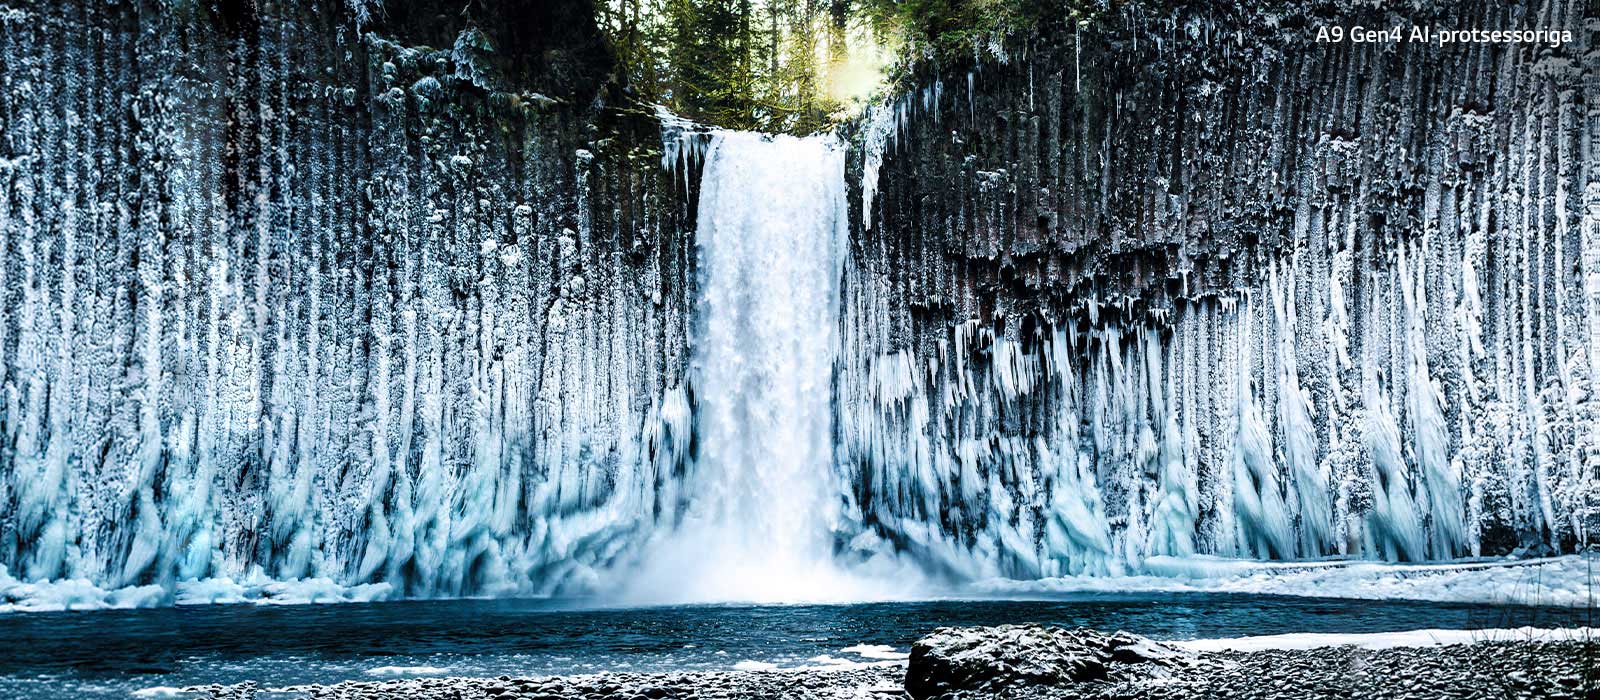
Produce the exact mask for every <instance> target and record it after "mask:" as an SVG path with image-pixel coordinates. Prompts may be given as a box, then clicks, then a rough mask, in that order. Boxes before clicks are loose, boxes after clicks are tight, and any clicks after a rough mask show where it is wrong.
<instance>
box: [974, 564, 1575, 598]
mask: <svg viewBox="0 0 1600 700" xmlns="http://www.w3.org/2000/svg"><path fill="white" fill-rule="evenodd" d="M1596 564H1600V562H1596V561H1592V560H1590V559H1589V558H1586V557H1585V556H1581V555H1569V556H1564V557H1552V558H1547V559H1535V560H1510V559H1507V560H1494V561H1460V562H1451V563H1437V564H1383V563H1375V562H1355V561H1323V562H1259V561H1245V560H1238V559H1222V558H1217V557H1198V556H1197V557H1186V558H1178V557H1151V558H1150V559H1148V560H1146V561H1145V563H1144V566H1143V571H1142V572H1140V573H1138V574H1134V575H1125V576H1063V577H1058V578H1050V579H1040V580H1037V581H1011V580H1001V579H991V580H988V581H983V582H979V583H977V584H975V585H974V589H975V590H978V591H981V592H985V593H992V594H1002V595H1027V594H1037V593H1044V592H1048V593H1069V592H1100V593H1114V592H1115V593H1127V592H1200V593H1251V594H1258V595H1289V596H1305V597H1312V598H1351V599H1358V600H1425V601H1436V602H1458V603H1483V604H1494V605H1499V604H1517V605H1542V606H1555V607H1585V606H1590V605H1594V603H1595V602H1596V600H1597V598H1596V596H1600V586H1597V585H1596V584H1600V568H1596V567H1595V565H1596Z"/></svg>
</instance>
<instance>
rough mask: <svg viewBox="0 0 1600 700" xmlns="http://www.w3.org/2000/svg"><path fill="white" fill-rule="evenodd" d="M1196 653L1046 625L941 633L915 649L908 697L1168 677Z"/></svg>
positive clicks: (1121, 635)
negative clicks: (1172, 668) (1139, 677)
mask: <svg viewBox="0 0 1600 700" xmlns="http://www.w3.org/2000/svg"><path fill="white" fill-rule="evenodd" d="M1191 659H1192V656H1191V655H1190V654H1189V653H1188V652H1184V651H1180V650H1177V649H1173V648H1171V647H1167V646H1163V645H1161V644H1158V643H1156V642H1153V641H1150V640H1148V639H1145V638H1144V637H1139V636H1136V635H1132V634H1128V633H1127V632H1117V633H1114V634H1105V633H1101V632H1096V631H1094V630H1089V629H1076V630H1067V629H1062V628H1060V627H1046V626H1044V625H1038V624H1026V625H1001V626H999V627H941V628H939V629H937V630H935V631H934V632H933V634H931V635H928V636H926V637H923V638H922V639H920V640H917V642H916V643H915V644H913V645H911V663H910V667H909V668H908V669H907V670H906V692H908V693H910V694H911V697H913V698H916V699H917V700H922V699H923V698H931V697H937V696H939V695H943V694H945V693H949V692H951V691H963V690H970V691H980V692H992V691H998V690H1000V689H1002V688H1005V687H1008V686H1012V685H1070V684H1074V683H1088V682H1096V681H1118V680H1124V679H1131V678H1133V677H1135V676H1137V675H1140V674H1159V675H1164V674H1166V672H1167V670H1168V669H1169V668H1171V667H1173V666H1175V665H1180V664H1185V665H1186V664H1188V663H1190V662H1191Z"/></svg>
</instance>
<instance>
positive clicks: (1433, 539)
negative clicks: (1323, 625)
mask: <svg viewBox="0 0 1600 700" xmlns="http://www.w3.org/2000/svg"><path fill="white" fill-rule="evenodd" d="M1596 22H1597V20H1596V16H1595V10H1594V7H1593V6H1592V4H1588V3H1585V2H1581V1H1574V0H1548V1H1546V0H1533V1H1531V2H1515V3H1502V2H1468V3H1408V4H1399V3H1378V4H1368V3H1355V4H1352V3H1272V2H1269V3H1245V4H1242V5H1238V6H1232V7H1224V6H1218V5H1214V4H1211V3H1187V4H1179V5H1175V6H1172V7H1170V8H1167V9H1155V8H1152V7H1150V6H1127V7H1124V8H1122V9H1120V10H1116V11H1110V12H1107V13H1105V14H1102V15H1100V16H1097V17H1095V18H1094V19H1093V20H1092V21H1085V22H1083V23H1082V24H1080V25H1074V26H1055V27H1047V28H1045V29H1044V30H1043V31H1042V32H1041V36H1040V37H1039V38H1037V39H1035V40H1033V41H1031V42H1027V43H1026V44H1024V45H1020V46H1011V47H1008V49H1007V50H1006V51H1003V52H1001V51H991V52H985V53H984V54H983V55H981V56H979V57H978V58H977V59H976V60H975V61H973V62H971V63H968V64H964V65H955V66H948V65H947V66H938V67H925V68H924V69H923V70H921V72H919V73H917V74H916V75H915V76H914V77H913V78H912V79H911V80H910V81H909V83H910V87H908V88H907V89H906V90H905V91H903V93H902V94H901V95H900V96H899V97H897V98H896V99H894V100H891V101H890V102H888V103H886V104H885V105H883V106H881V107H880V108H879V109H878V110H877V113H876V115H875V116H874V117H871V118H869V119H868V120H867V122H866V123H864V124H863V126H862V130H861V133H860V134H859V135H858V140H859V141H860V142H861V143H863V144H864V147H863V148H864V157H863V159H862V165H863V170H864V171H865V172H864V173H862V174H863V175H864V179H863V181H862V182H863V187H862V189H863V190H864V192H865V198H866V199H867V202H866V207H865V212H866V213H865V217H866V218H865V222H864V225H863V226H861V227H858V229H857V232H856V236H855V240H854V245H855V258H854V263H853V265H852V266H851V269H850V270H849V272H848V278H849V283H848V290H847V297H848V299H847V302H846V309H847V310H846V315H845V320H844V323H845V325H846V336H847V341H846V343H845V347H846V349H847V350H846V353H847V357H846V358H845V359H844V361H843V362H844V364H845V366H847V367H850V368H852V369H851V370H850V371H846V372H845V378H844V379H842V380H841V382H842V389H841V391H842V401H841V404H842V406H843V408H842V409H841V411H843V413H844V414H845V419H844V420H843V421H842V425H843V426H844V427H843V428H842V430H843V431H844V433H845V436H844V443H845V448H846V450H847V452H848V458H847V462H848V465H847V468H849V469H850V470H851V472H852V477H851V479H850V481H851V483H854V484H856V493H855V497H856V499H857V502H858V504H859V507H860V508H861V510H862V522H863V523H865V524H867V525H869V526H870V529H872V530H873V531H876V532H878V533H879V534H882V535H885V536H886V537H887V538H888V539H890V540H891V541H893V542H894V543H895V544H896V545H897V546H898V547H902V548H909V549H912V550H916V551H920V552H922V553H923V554H924V555H925V556H927V557H928V558H931V559H935V560H943V561H950V562H952V564H951V566H952V567H954V568H960V567H962V566H966V564H963V563H961V562H963V561H967V560H970V559H971V556H970V555H971V554H977V555H978V558H979V559H980V560H986V561H987V562H988V563H989V566H990V570H991V571H993V570H998V571H1001V572H1005V573H1009V574H1013V575H1022V576H1029V575H1037V574H1038V573H1041V572H1050V571H1060V570H1099V569H1103V568H1109V569H1113V570H1115V569H1119V568H1122V567H1124V566H1127V565H1132V564H1136V563H1137V562H1139V561H1141V560H1142V559H1143V557H1145V556H1148V555H1151V554H1187V553H1189V552H1192V551H1201V552H1211V553H1219V554H1233V553H1237V554H1254V555H1259V556H1317V555H1325V554H1336V553H1352V554H1364V555H1367V556H1378V557H1388V558H1406V559H1420V558H1437V557H1448V556H1453V555H1460V554H1467V553H1478V552H1482V553H1486V554H1487V553H1491V552H1493V553H1504V552H1510V551H1526V549H1529V548H1531V549H1541V548H1562V549H1565V548H1568V547H1571V546H1573V544H1574V543H1575V542H1578V541H1582V540H1584V539H1585V538H1588V537H1591V536H1592V534H1593V530H1594V528H1595V527H1596V526H1597V525H1600V520H1597V519H1596V518H1597V512H1600V486H1597V484H1600V396H1597V395H1596V393H1595V390H1594V389H1593V388H1591V387H1592V385H1591V382H1592V379H1591V378H1592V377H1593V376H1595V375H1596V374H1597V373H1600V344H1597V342H1596V337H1597V336H1596V335H1595V333H1596V329H1597V328H1600V326H1597V325H1596V324H1597V323H1600V316H1597V312H1600V295H1597V292H1596V290H1597V289H1600V283H1597V280H1600V217H1597V214H1600V175H1597V173H1596V170H1595V161H1596V159H1595V150H1594V149H1595V146H1594V133H1595V129H1596V123H1597V119H1600V116H1597V115H1600V102H1597V100H1600V96H1597V93H1596V81H1597V76H1596V64H1597V62H1600V58H1597V57H1600V53H1597V48H1596V45H1595V41H1594V36H1595V32H1596V31H1597V25H1596ZM1397 25H1399V26H1402V27H1405V28H1406V33H1407V36H1406V38H1407V39H1409V38H1410V36H1409V32H1410V27H1412V26H1413V25H1415V26H1419V27H1430V28H1432V29H1434V30H1435V31H1437V30H1440V29H1472V28H1477V29H1491V30H1492V29H1546V30H1566V31H1567V32H1569V33H1570V39H1569V41H1567V42H1566V43H1562V44H1560V45H1553V43H1552V42H1549V41H1540V42H1537V43H1526V44H1520V45H1519V44H1505V43H1499V44H1495V43H1455V44H1447V45H1439V44H1437V43H1434V44H1428V43H1422V42H1416V43H1413V42H1411V41H1400V42H1388V41H1385V42H1380V43H1352V42H1351V41H1349V40H1348V39H1347V40H1346V41H1344V42H1342V43H1318V42H1317V41H1316V40H1315V39H1316V34H1317V29H1318V28H1319V27H1333V26H1337V27H1341V28H1342V29H1344V30H1345V31H1348V30H1349V29H1350V28H1352V27H1355V26H1365V27H1368V28H1385V29H1387V28H1392V27H1395V26H1397ZM880 153H881V156H880V155H879V154H880ZM874 171H875V172H874ZM929 525H931V526H932V530H933V531H932V532H930V531H929V529H928V526H929ZM950 539H954V540H955V541H956V542H958V543H959V545H958V546H957V547H955V548H954V549H955V550H956V551H955V552H952V551H950V550H951V549H952V548H951V547H950V546H949V540H950ZM1063 553H1064V554H1063Z"/></svg>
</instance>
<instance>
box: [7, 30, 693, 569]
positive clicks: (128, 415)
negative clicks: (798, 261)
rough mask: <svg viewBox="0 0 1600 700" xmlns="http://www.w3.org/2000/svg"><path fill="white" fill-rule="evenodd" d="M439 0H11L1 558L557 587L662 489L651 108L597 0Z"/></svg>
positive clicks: (679, 256) (679, 233)
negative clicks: (622, 71)
mask: <svg viewBox="0 0 1600 700" xmlns="http://www.w3.org/2000/svg"><path fill="white" fill-rule="evenodd" d="M428 4H429V3H407V2H402V1H400V0H395V1H393V2H389V3H386V4H385V5H384V11H383V13H382V14H381V18H383V21H382V22H380V17H379V16H377V15H373V16H366V15H363V14H362V13H359V12H352V11H351V9H350V8H347V7H345V6H344V5H342V4H339V3H321V2H309V1H308V2H294V1H291V2H280V3H254V2H218V3H184V2H154V1H144V2H140V1H137V0H129V1H122V2H99V1H95V2H63V3H54V2H22V3H21V4H16V3H12V4H11V5H9V6H0V133H3V139H0V388H3V389H0V391H3V394H0V438H3V439H0V565H3V566H4V567H5V568H6V570H7V571H9V574H6V573H4V572H0V581H4V580H8V579H20V580H40V579H62V578H84V579H88V580H89V581H91V582H92V583H93V584H95V585H97V586H101V587H106V588H112V587H119V586H129V585H135V584H171V583H172V582H173V581H175V580H180V581H181V580H189V579H201V580H203V579H211V578H220V577H227V578H231V579H233V580H234V581H236V582H237V581H241V580H244V579H257V580H259V579H265V578H270V579H278V580H287V579H302V578H317V577H323V578H327V579H331V580H332V581H333V582H336V583H339V584H358V583H365V582H381V583H385V584H388V585H389V586H392V593H398V594H424V595H454V594H464V593H483V592H494V591H497V590H505V589H507V588H517V589H520V590H523V591H540V590H547V589H549V588H551V587H555V586H560V585H568V584H574V583H578V584H581V583H583V582H584V581H586V580H589V579H590V578H591V577H592V575H593V572H594V571H596V570H599V569H602V568H604V567H606V566H608V565H609V564H610V563H611V562H612V561H614V560H616V559H617V558H619V557H623V556H625V555H626V554H627V553H628V551H629V547H630V545H631V543H632V542H634V541H635V540H636V539H637V537H636V535H637V534H638V531H639V530H641V529H648V527H649V525H650V524H651V523H653V522H654V519H655V518H656V517H657V516H658V515H660V514H662V513H669V514H670V513H672V512H674V511H675V510H676V509H677V505H676V502H675V501H674V500H673V498H674V497H673V496H672V494H671V493H670V492H666V491H662V490H661V489H660V488H659V487H660V486H661V485H662V484H663V483H666V482H670V481H672V480H673V477H672V476H671V474H672V473H673V471H674V470H676V469H679V468H680V467H681V464H682V461H683V460H684V459H685V457H686V453H687V451H688V449H689V436H688V421H689V403H688V402H689V398H688V395H687V393H686V391H685V389H684V385H683V371H684V367H685V358H686V348H687V341H686V324H687V323H688V317H687V313H688V309H689V308H690V307H691V306H692V304H691V303H690V301H689V300H690V298H692V296H693V293H694V292H693V289H692V287H693V283H692V268H693V257H692V252H691V249H690V248H689V245H690V243H689V240H690V234H689V232H688V231H689V230H691V229H689V228H686V227H685V225H684V224H683V222H684V221H685V220H686V219H687V218H688V217H689V212H688V210H687V208H686V206H687V205H686V204H684V202H685V201H686V200H687V198H686V197H684V196H683V192H682V191H681V190H682V185H678V184H675V183H674V182H673V181H672V179H671V174H670V173H668V172H666V171H664V170H662V169H661V168H660V165H659V153H658V146H659V143H660V140H659V139H660V137H659V131H658V126H657V124H656V122H655V121H654V119H653V117H651V116H650V115H647V114H645V115H631V114H629V113H626V112H624V111H619V110H617V109H612V108H609V107H607V106H606V105H607V104H608V101H610V100H611V96H610V94H609V92H608V91H610V90H611V89H613V88H611V87H605V88H602V85H603V82H604V80H605V78H606V74H607V71H609V64H607V63H606V62H605V61H606V60H607V54H606V52H605V50H604V46H603V44H599V43H597V42H598V41H599V40H598V38H597V37H598V33H597V32H596V31H595V29H594V26H593V14H592V13H593V7H592V5H590V4H589V3H586V2H581V1H562V2H543V1H541V2H533V3H522V5H526V7H520V8H516V7H513V8H512V9H514V10H515V11H514V12H509V13H508V15H507V16H506V17H494V16H479V15H475V14H473V13H475V12H482V11H484V9H483V8H484V6H482V5H479V6H476V7H471V6H470V3H469V4H468V5H469V7H467V8H466V9H462V8H461V7H456V8H453V9H450V10H449V11H448V12H447V11H445V10H440V11H439V14H438V15H437V16H435V15H433V14H430V13H429V12H428V11H427V10H426V9H425V8H426V6H427V5H428ZM516 5H518V3H497V4H491V6H496V7H498V6H516ZM364 6H365V4H358V6H357V7H355V9H357V10H360V9H361V8H362V7H364ZM363 22H365V23H364V24H363ZM585 22H587V23H588V24H587V26H586V25H585V24H584V23H585ZM480 27H481V29H480ZM496 32H499V33H496ZM513 39H514V40H515V41H513ZM585 42H588V43H585ZM429 44H431V45H434V46H437V47H438V48H429ZM596 47H598V48H596ZM636 144H643V145H644V146H646V147H645V148H635V145H636ZM166 590H168V591H170V590H171V586H170V585H169V586H167V587H166ZM211 590H213V589H212V588H206V587H198V588H194V589H193V590H192V591H191V593H192V594H193V595H198V596H205V595H209V593H207V591H211ZM214 590H216V591H220V593H218V594H219V595H231V593H229V591H234V592H235V593H236V592H237V590H236V589H232V588H229V587H228V586H225V585H224V586H219V587H215V589H214Z"/></svg>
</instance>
